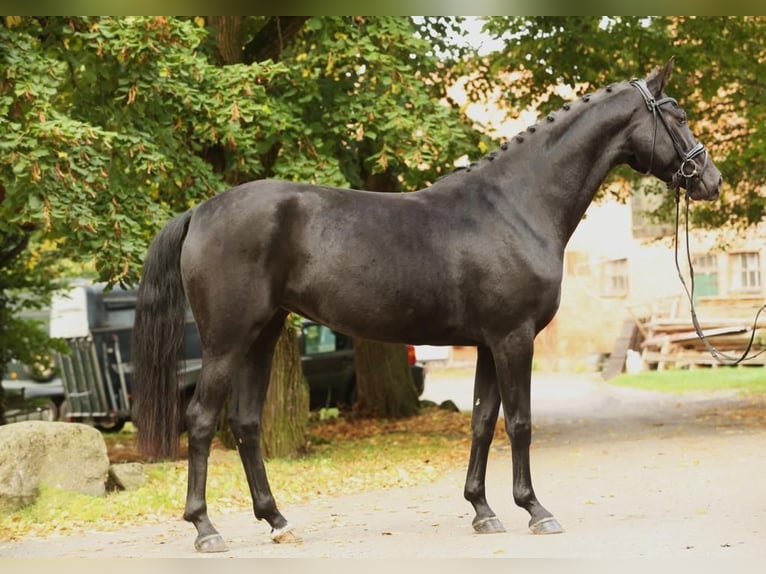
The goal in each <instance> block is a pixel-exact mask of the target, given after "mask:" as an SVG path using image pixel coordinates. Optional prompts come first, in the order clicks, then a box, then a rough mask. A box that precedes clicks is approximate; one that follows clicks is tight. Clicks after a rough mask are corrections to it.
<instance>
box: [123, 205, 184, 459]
mask: <svg viewBox="0 0 766 574" xmlns="http://www.w3.org/2000/svg"><path fill="white" fill-rule="evenodd" d="M191 214H192V212H191V210H189V211H187V212H186V213H184V214H182V215H179V216H177V217H175V218H174V219H172V220H171V221H170V222H168V223H167V224H166V225H165V227H163V228H162V230H161V231H160V232H159V234H158V235H157V236H156V237H155V238H154V241H152V244H151V245H150V246H149V251H148V252H147V254H146V260H145V261H144V270H143V274H142V276H141V282H140V284H139V287H138V298H137V300H136V319H135V323H134V326H133V341H132V350H131V362H132V365H133V380H132V388H133V399H134V402H133V421H134V422H135V424H136V427H137V432H138V436H137V443H138V449H139V451H141V452H142V453H144V454H146V455H148V456H150V457H152V458H165V457H172V456H175V455H176V454H177V453H178V449H179V435H180V430H181V412H180V400H179V399H180V397H179V395H180V390H179V386H178V360H179V358H181V352H182V350H183V344H184V328H185V315H186V296H185V293H184V287H183V283H182V281H181V247H182V245H183V242H184V239H185V237H186V232H187V230H188V227H189V220H190V219H191Z"/></svg>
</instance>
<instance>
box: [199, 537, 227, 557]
mask: <svg viewBox="0 0 766 574" xmlns="http://www.w3.org/2000/svg"><path fill="white" fill-rule="evenodd" d="M194 549H195V550H196V551H197V552H204V553H206V554H209V553H211V552H228V551H229V547H228V546H226V543H225V542H224V541H223V536H221V535H220V534H208V535H207V536H199V537H198V538H197V540H195V541H194Z"/></svg>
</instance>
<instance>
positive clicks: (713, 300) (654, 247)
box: [535, 200, 766, 369]
mask: <svg viewBox="0 0 766 574" xmlns="http://www.w3.org/2000/svg"><path fill="white" fill-rule="evenodd" d="M633 219H634V218H633V215H632V210H631V205H630V203H627V204H621V203H619V202H617V201H614V200H604V201H603V202H600V203H594V204H593V205H592V206H591V207H590V208H589V210H588V212H587V214H586V217H585V218H584V219H583V221H582V222H581V223H580V225H579V227H578V228H577V230H576V231H575V233H574V235H573V236H572V239H571V241H570V243H569V245H568V248H567V251H566V257H565V269H564V282H563V285H562V297H561V307H560V308H559V312H558V314H557V316H556V318H555V319H554V320H553V322H552V323H551V324H550V325H549V326H548V327H547V328H546V329H545V330H544V331H543V332H542V333H540V335H539V336H538V339H537V341H536V353H535V360H536V365H537V367H538V368H543V369H587V368H591V367H592V365H593V361H594V356H595V355H597V354H602V353H609V352H611V350H612V348H613V346H614V343H615V340H616V339H617V337H618V335H619V333H620V329H621V327H622V325H623V323H624V322H625V320H627V319H631V318H635V317H647V316H651V315H656V314H657V313H663V314H665V315H674V316H676V317H687V318H688V317H689V304H688V299H687V297H686V295H685V292H684V290H683V287H682V285H681V282H680V280H679V278H678V271H677V270H676V265H675V254H674V248H673V242H672V233H671V234H670V236H669V237H665V238H664V239H661V240H653V239H650V238H644V237H645V236H646V235H647V234H646V233H643V232H642V231H645V229H637V228H636V226H635V225H634V221H633ZM666 231H667V230H666ZM683 236H684V234H683V233H682V234H681V235H680V241H681V243H680V245H679V248H678V258H679V263H680V265H681V269H682V270H683V273H684V277H685V278H686V281H687V284H689V278H688V272H687V271H686V269H687V263H686V251H685V244H684V243H683ZM690 244H691V253H692V256H693V257H694V261H695V262H696V263H698V265H696V266H695V276H696V277H697V280H696V286H697V292H698V293H699V294H700V295H701V296H699V297H697V299H698V300H697V302H696V304H697V305H698V316H699V317H700V318H701V319H702V318H704V317H705V316H709V315H710V314H715V315H717V316H720V315H721V314H722V313H723V314H727V315H732V316H737V315H741V316H743V317H752V316H753V315H754V312H755V310H757V308H758V306H759V305H762V304H763V296H764V294H765V293H766V291H765V290H764V270H765V269H766V248H765V247H764V246H765V245H766V228H761V229H759V230H756V231H751V232H750V233H748V234H747V235H746V236H742V235H739V236H738V235H736V234H734V233H733V232H719V231H708V232H696V231H694V232H692V234H691V235H690ZM742 253H754V254H756V255H754V256H753V255H750V256H746V259H747V262H746V264H747V265H749V266H750V267H752V266H753V265H757V266H758V267H757V269H756V270H755V271H752V272H751V270H748V272H747V273H746V274H747V278H746V279H749V280H751V281H752V280H753V278H754V277H755V275H756V272H757V274H758V281H760V283H759V287H758V288H750V289H742V288H738V284H739V283H741V282H742V276H743V271H742V269H740V265H741V257H743V256H742V255H741V254H742ZM701 256H708V257H707V258H700V257H701ZM704 264H707V265H708V266H712V268H710V269H708V270H709V271H711V272H713V274H717V277H715V276H712V277H711V276H709V277H704V278H703V277H701V276H700V273H701V271H706V269H705V267H704ZM620 273H622V274H623V275H624V277H622V278H621V277H620ZM712 284H717V288H716V289H715V290H716V294H715V295H713V296H705V295H706V294H707V293H706V291H707V290H708V289H710V288H711V285H712ZM706 314H707V315H706Z"/></svg>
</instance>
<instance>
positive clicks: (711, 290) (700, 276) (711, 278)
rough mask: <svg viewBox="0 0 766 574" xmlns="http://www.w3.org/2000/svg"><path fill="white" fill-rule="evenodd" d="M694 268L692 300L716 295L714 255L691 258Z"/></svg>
mask: <svg viewBox="0 0 766 574" xmlns="http://www.w3.org/2000/svg"><path fill="white" fill-rule="evenodd" d="M692 266H693V267H694V298H695V303H697V302H698V301H697V298H698V297H714V296H716V295H718V257H717V256H716V255H714V254H709V253H706V254H704V255H694V256H692Z"/></svg>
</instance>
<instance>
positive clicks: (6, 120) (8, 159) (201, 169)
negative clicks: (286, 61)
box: [0, 17, 285, 282]
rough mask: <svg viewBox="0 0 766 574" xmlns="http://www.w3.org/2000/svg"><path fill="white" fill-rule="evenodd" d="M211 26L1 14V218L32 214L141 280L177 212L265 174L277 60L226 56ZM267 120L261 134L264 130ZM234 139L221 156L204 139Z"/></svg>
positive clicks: (85, 253) (104, 266)
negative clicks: (210, 153)
mask: <svg viewBox="0 0 766 574" xmlns="http://www.w3.org/2000/svg"><path fill="white" fill-rule="evenodd" d="M205 34H206V32H205V30H204V29H203V28H201V27H199V26H197V25H196V24H195V23H194V22H190V21H183V20H180V19H172V18H160V17H135V18H133V17H130V18H75V17H50V18H27V17H24V18H21V19H19V20H17V21H13V22H11V21H10V20H8V19H7V20H6V25H5V26H0V46H2V52H0V68H2V69H3V71H4V72H3V75H2V77H0V122H2V126H3V129H2V130H0V150H2V151H3V153H2V154H0V185H2V186H3V187H4V189H5V194H4V200H3V201H2V202H1V203H0V211H1V212H2V218H1V219H0V221H2V224H1V225H2V227H3V229H2V230H3V231H8V230H10V228H12V227H14V226H15V227H20V226H35V227H38V228H42V229H44V231H45V232H46V236H47V237H48V238H49V239H54V240H57V241H58V242H59V249H60V253H59V254H60V256H68V257H73V258H75V259H79V258H87V259H94V260H95V267H96V270H97V271H98V273H99V275H100V276H101V277H102V278H104V279H109V280H114V281H128V282H129V281H131V280H134V279H135V277H136V275H137V273H138V270H139V269H140V265H141V262H142V260H143V253H144V251H145V249H146V244H147V241H148V239H149V238H150V237H151V236H152V235H153V234H154V232H156V230H157V228H158V226H159V225H160V224H161V223H163V222H164V221H165V220H166V219H167V217H168V216H169V214H170V213H173V212H176V211H180V210H182V209H185V208H186V207H188V206H189V205H191V204H192V203H196V202H198V201H200V200H202V199H204V198H206V197H209V196H211V195H213V194H215V193H216V192H217V191H220V190H221V189H223V188H225V187H226V177H225V176H224V175H223V174H226V175H228V176H230V175H231V174H232V173H242V172H244V173H247V174H248V177H256V176H257V175H258V174H259V171H260V168H261V166H260V161H259V157H258V154H259V152H262V151H265V150H266V149H267V148H268V145H269V141H268V140H269V139H273V138H275V137H277V134H278V132H279V129H280V125H279V122H280V118H281V117H283V114H278V113H277V114H275V113H273V110H274V107H275V106H274V104H273V102H271V101H270V99H269V98H268V97H267V95H266V89H265V84H268V83H269V82H270V81H271V79H272V78H273V77H274V76H275V75H277V74H280V73H284V71H285V70H284V68H283V67H281V66H278V65H274V64H273V63H270V62H265V63H262V64H261V63H254V64H252V65H249V66H228V67H226V68H225V69H222V68H219V67H217V66H215V65H213V64H212V63H210V62H208V61H207V59H206V58H205V57H203V56H202V55H200V53H199V52H198V48H199V46H200V43H201V41H202V40H203V38H204V37H205ZM266 133H268V134H270V135H269V136H265V134H266ZM212 146H221V147H222V148H223V149H225V150H227V152H228V153H227V154H226V160H227V165H225V166H224V167H223V168H222V169H218V170H216V169H215V166H213V165H212V164H211V162H209V161H206V160H205V157H204V153H205V150H207V149H209V148H210V147H212Z"/></svg>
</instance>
